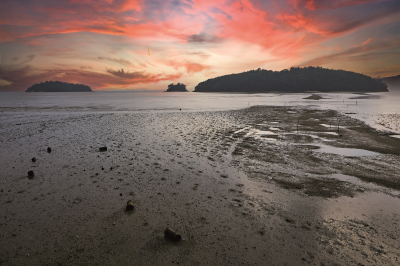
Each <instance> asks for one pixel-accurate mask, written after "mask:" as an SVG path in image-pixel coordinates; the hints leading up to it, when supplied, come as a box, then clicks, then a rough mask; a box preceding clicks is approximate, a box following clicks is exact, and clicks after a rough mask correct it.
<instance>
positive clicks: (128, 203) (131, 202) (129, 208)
mask: <svg viewBox="0 0 400 266" xmlns="http://www.w3.org/2000/svg"><path fill="white" fill-rule="evenodd" d="M126 210H127V211H132V210H133V201H132V200H128V202H127V203H126Z"/></svg>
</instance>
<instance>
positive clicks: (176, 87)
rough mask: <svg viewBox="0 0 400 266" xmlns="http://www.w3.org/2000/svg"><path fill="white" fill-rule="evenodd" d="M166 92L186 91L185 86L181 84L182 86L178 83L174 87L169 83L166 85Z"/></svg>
mask: <svg viewBox="0 0 400 266" xmlns="http://www.w3.org/2000/svg"><path fill="white" fill-rule="evenodd" d="M167 91H168V92H170V91H187V89H186V85H185V84H183V83H182V84H181V83H178V84H176V85H174V83H171V84H169V85H168V89H167Z"/></svg>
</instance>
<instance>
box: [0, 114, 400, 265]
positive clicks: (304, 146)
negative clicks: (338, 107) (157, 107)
mask: <svg viewBox="0 0 400 266" xmlns="http://www.w3.org/2000/svg"><path fill="white" fill-rule="evenodd" d="M338 124H339V131H338ZM0 126H1V127H0V146H1V153H0V164H1V167H0V169H1V172H0V187H1V189H0V204H1V209H0V217H1V218H0V264H1V265H174V264H179V265H398V264H399V263H400V262H399V260H400V251H399V250H400V241H399V240H398V239H399V237H400V235H399V234H400V231H399V229H400V221H399V219H400V217H399V214H400V208H399V206H400V196H399V194H400V176H399V173H400V163H399V162H400V139H397V138H392V137H390V136H389V135H390V132H378V131H376V130H374V129H372V128H370V127H368V126H366V125H365V124H364V123H362V122H360V121H358V120H355V119H352V118H350V117H348V116H343V115H339V114H338V113H336V112H335V111H316V110H307V109H301V108H295V107H252V108H248V109H244V110H237V111H219V112H179V111H178V112H167V113H162V112H148V113H144V112H141V113H140V112H125V111H116V112H110V111H76V110H67V111H65V110H64V111H63V110H52V109H49V110H45V109H41V110H40V111H39V110H30V111H26V112H21V111H18V110H13V109H3V110H2V113H0ZM103 146H107V147H108V150H107V151H106V152H99V148H100V147H103ZM47 147H51V153H48V152H47ZM332 147H334V148H332ZM350 149H351V150H350ZM371 152H372V153H371ZM346 154H352V156H346ZM33 157H35V158H36V162H32V160H31V159H32V158H33ZM30 170H33V171H34V173H35V175H34V177H33V178H28V174H27V173H28V171H30ZM128 200H133V202H134V206H135V208H134V210H133V211H130V212H126V211H125V206H126V202H127V201H128ZM166 227H171V228H173V229H174V230H175V231H177V232H178V233H180V234H181V236H182V240H181V241H179V242H177V243H175V242H171V241H169V240H167V239H165V238H164V230H165V228H166Z"/></svg>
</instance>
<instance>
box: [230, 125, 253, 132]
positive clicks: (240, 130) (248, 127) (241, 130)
mask: <svg viewBox="0 0 400 266" xmlns="http://www.w3.org/2000/svg"><path fill="white" fill-rule="evenodd" d="M250 128H252V126H247V127H244V128H242V129H239V130H236V131H235V132H233V134H237V133H240V132H243V131H245V130H247V129H250Z"/></svg>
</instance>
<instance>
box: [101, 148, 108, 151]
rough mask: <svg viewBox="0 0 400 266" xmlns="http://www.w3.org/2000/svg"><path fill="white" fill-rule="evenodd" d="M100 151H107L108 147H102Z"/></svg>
mask: <svg viewBox="0 0 400 266" xmlns="http://www.w3.org/2000/svg"><path fill="white" fill-rule="evenodd" d="M99 151H107V147H100V148H99Z"/></svg>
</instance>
